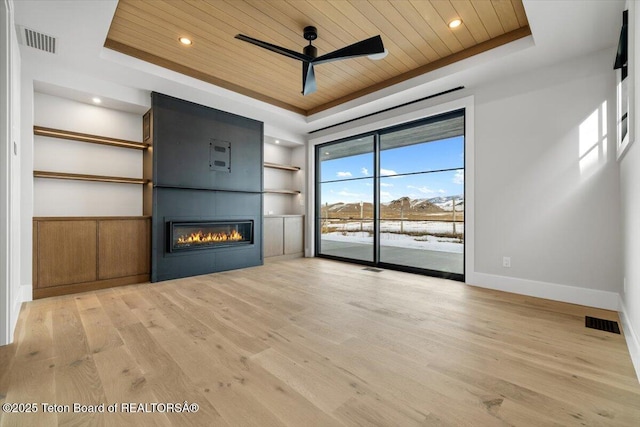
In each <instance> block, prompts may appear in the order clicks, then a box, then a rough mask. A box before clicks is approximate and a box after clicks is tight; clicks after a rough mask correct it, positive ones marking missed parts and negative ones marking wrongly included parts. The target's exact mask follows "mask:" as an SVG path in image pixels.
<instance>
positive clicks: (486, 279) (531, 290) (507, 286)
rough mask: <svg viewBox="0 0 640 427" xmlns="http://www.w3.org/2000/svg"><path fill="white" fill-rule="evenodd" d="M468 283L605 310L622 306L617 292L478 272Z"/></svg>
mask: <svg viewBox="0 0 640 427" xmlns="http://www.w3.org/2000/svg"><path fill="white" fill-rule="evenodd" d="M466 283H467V284H468V285H472V286H478V287H481V288H488V289H494V290H497V291H504V292H511V293H516V294H520V295H528V296H532V297H537V298H545V299H550V300H554V301H561V302H568V303H571V304H579V305H584V306H587V307H594V308H602V309H605V310H613V311H618V310H619V308H620V295H619V294H618V293H616V292H608V291H601V290H597V289H586V288H579V287H576V286H568V285H559V284H557V283H548V282H538V281H535V280H527V279H519V278H516V277H506V276H498V275H494V274H486V273H478V272H474V273H473V274H472V275H471V277H467V281H466Z"/></svg>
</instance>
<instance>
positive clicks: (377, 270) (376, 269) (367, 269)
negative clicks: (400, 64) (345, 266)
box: [363, 267, 383, 273]
mask: <svg viewBox="0 0 640 427" xmlns="http://www.w3.org/2000/svg"><path fill="white" fill-rule="evenodd" d="M363 270H366V271H373V272H374V273H380V272H381V271H383V270H380V269H379V268H373V267H365V268H363Z"/></svg>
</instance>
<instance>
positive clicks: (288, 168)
mask: <svg viewBox="0 0 640 427" xmlns="http://www.w3.org/2000/svg"><path fill="white" fill-rule="evenodd" d="M264 167H265V168H270V169H279V170H283V171H288V172H298V171H299V170H300V167H299V166H292V165H283V164H280V163H270V162H264ZM264 193H266V194H292V195H295V194H300V191H298V190H285V189H265V190H264Z"/></svg>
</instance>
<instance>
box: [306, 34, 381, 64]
mask: <svg viewBox="0 0 640 427" xmlns="http://www.w3.org/2000/svg"><path fill="white" fill-rule="evenodd" d="M382 52H384V45H383V44H382V38H381V37H380V36H374V37H371V38H369V39H366V40H362V41H359V42H357V43H354V44H352V45H349V46H347V47H343V48H342V49H338V50H334V51H333V52H330V53H327V54H326V55H322V56H319V57H317V58H316V59H314V60H313V61H311V62H312V63H313V64H314V65H317V64H324V63H327V62H331V61H338V60H340V59H347V58H355V57H358V56H367V55H373V54H375V53H382Z"/></svg>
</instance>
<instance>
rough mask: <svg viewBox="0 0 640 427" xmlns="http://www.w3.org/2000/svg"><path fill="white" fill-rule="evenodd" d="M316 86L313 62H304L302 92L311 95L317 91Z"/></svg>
mask: <svg viewBox="0 0 640 427" xmlns="http://www.w3.org/2000/svg"><path fill="white" fill-rule="evenodd" d="M316 89H317V87H316V73H315V72H314V71H313V64H309V63H308V62H303V63H302V94H303V95H309V94H310V93H313V92H315V91H316Z"/></svg>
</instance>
